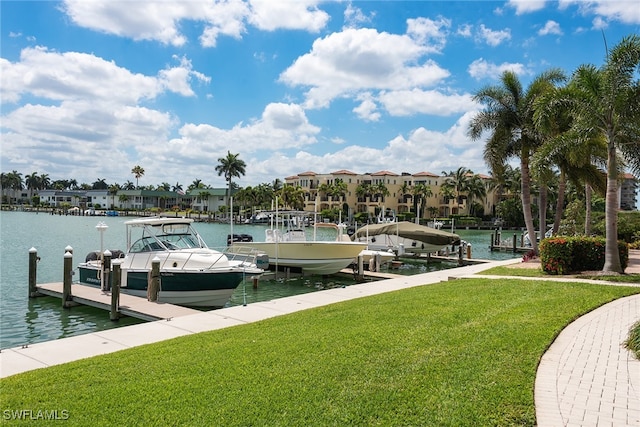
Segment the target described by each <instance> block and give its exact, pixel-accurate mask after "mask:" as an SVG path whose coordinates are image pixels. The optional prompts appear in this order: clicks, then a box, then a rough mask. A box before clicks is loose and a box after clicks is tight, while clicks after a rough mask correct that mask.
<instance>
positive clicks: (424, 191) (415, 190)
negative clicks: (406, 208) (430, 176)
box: [411, 184, 433, 218]
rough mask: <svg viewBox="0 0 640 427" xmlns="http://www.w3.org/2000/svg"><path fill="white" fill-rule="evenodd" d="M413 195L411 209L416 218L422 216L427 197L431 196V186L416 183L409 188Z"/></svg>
mask: <svg viewBox="0 0 640 427" xmlns="http://www.w3.org/2000/svg"><path fill="white" fill-rule="evenodd" d="M411 192H412V195H413V209H414V212H415V213H416V217H417V218H422V216H423V215H422V212H423V209H424V208H426V207H427V199H428V198H429V197H431V196H433V191H431V187H430V186H428V185H425V184H416V185H414V186H413V187H412V188H411Z"/></svg>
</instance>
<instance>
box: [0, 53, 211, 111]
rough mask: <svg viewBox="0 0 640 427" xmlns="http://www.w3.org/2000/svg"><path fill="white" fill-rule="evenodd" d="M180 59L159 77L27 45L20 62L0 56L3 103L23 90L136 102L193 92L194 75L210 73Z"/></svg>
mask: <svg viewBox="0 0 640 427" xmlns="http://www.w3.org/2000/svg"><path fill="white" fill-rule="evenodd" d="M174 59H177V60H179V61H180V65H179V66H177V67H173V68H167V69H165V70H162V71H160V72H159V73H158V77H153V76H145V75H142V74H134V73H131V72H130V71H129V70H127V69H125V68H122V67H119V66H118V65H116V64H115V63H114V62H111V61H105V60H104V59H102V58H99V57H97V56H94V55H90V54H86V53H78V52H65V53H59V52H53V51H50V50H48V49H46V48H43V47H36V48H26V49H23V50H22V52H21V54H20V61H19V62H16V63H11V62H9V61H6V60H0V67H1V70H2V88H1V89H0V94H1V95H2V99H3V102H17V101H18V100H19V99H20V97H21V96H22V95H24V94H29V95H33V96H36V97H40V98H44V99H47V100H50V101H64V100H79V99H93V100H97V101H102V102H111V103H116V104H117V103H123V104H135V103H137V102H139V101H141V100H143V99H153V98H155V97H156V96H158V95H159V94H161V93H163V92H164V91H165V90H169V91H172V92H175V93H179V94H182V95H185V96H191V95H193V91H192V90H191V88H190V87H189V82H190V80H191V78H192V77H195V78H196V79H198V80H200V81H204V82H208V79H209V78H208V77H206V76H204V75H203V74H201V73H198V72H195V71H193V70H192V67H191V62H190V61H189V60H187V59H186V58H177V57H176V58H174Z"/></svg>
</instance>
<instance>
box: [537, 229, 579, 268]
mask: <svg viewBox="0 0 640 427" xmlns="http://www.w3.org/2000/svg"><path fill="white" fill-rule="evenodd" d="M572 258H573V257H572V245H571V242H570V239H569V238H566V237H552V238H549V239H542V241H541V242H540V265H541V267H542V271H544V272H545V273H547V274H566V273H567V272H569V270H570V268H571V261H572Z"/></svg>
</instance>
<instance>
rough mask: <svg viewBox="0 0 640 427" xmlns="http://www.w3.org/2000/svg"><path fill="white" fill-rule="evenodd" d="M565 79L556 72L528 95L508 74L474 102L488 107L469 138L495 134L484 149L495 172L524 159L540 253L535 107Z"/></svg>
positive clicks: (526, 201) (526, 195) (526, 200)
mask: <svg viewBox="0 0 640 427" xmlns="http://www.w3.org/2000/svg"><path fill="white" fill-rule="evenodd" d="M563 79H564V74H563V73H562V72H561V71H560V70H557V69H553V70H550V71H547V72H545V73H542V74H541V75H539V76H538V77H536V78H535V79H534V80H533V81H532V82H531V84H530V85H529V87H528V89H527V90H526V91H525V90H524V89H523V87H522V84H521V83H520V81H519V80H518V76H517V75H516V74H515V73H514V72H512V71H505V72H504V73H503V74H502V76H501V83H502V84H501V85H498V86H487V87H484V88H482V89H480V90H479V91H478V92H477V93H476V94H475V96H474V98H473V99H474V100H475V101H477V102H480V103H482V104H485V105H486V108H485V109H484V110H483V111H481V112H479V113H478V114H477V115H476V116H475V117H474V118H473V119H472V121H471V123H470V124H469V135H470V136H471V138H472V139H474V140H476V139H478V138H480V137H481V136H482V135H483V134H484V131H490V132H491V134H490V135H489V139H488V140H487V143H486V145H485V149H484V159H485V162H487V164H488V165H489V167H490V168H491V170H493V171H500V170H502V169H503V168H504V166H505V164H506V163H507V161H508V160H509V159H510V158H512V157H517V158H519V159H520V173H521V174H522V184H521V185H522V187H521V201H522V210H523V213H524V221H525V225H526V227H527V233H528V234H529V236H531V239H530V240H531V245H532V249H533V250H534V251H535V252H536V253H537V252H538V244H537V241H536V239H535V235H536V234H535V227H534V225H533V214H532V211H531V177H530V173H529V160H530V158H531V155H532V154H533V153H534V151H535V149H536V147H537V146H539V145H540V138H539V136H538V134H537V132H536V130H535V126H534V121H533V112H534V108H533V105H534V102H535V101H536V99H537V98H538V97H539V96H541V95H542V94H544V93H545V92H546V91H548V90H550V89H551V88H553V87H554V84H555V83H556V82H559V81H561V80H563Z"/></svg>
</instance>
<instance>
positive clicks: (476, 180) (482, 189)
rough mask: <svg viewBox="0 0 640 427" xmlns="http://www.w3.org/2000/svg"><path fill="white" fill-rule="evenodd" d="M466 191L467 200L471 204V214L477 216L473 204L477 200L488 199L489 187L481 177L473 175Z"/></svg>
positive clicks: (469, 178)
mask: <svg viewBox="0 0 640 427" xmlns="http://www.w3.org/2000/svg"><path fill="white" fill-rule="evenodd" d="M465 190H466V192H467V200H468V202H469V214H470V215H475V214H476V211H475V206H474V205H473V204H472V202H473V200H475V199H478V200H484V199H485V198H486V197H487V186H486V185H485V183H484V180H483V179H482V178H481V177H480V175H478V174H473V175H471V176H469V177H468V179H467V185H466V188H465Z"/></svg>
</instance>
